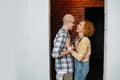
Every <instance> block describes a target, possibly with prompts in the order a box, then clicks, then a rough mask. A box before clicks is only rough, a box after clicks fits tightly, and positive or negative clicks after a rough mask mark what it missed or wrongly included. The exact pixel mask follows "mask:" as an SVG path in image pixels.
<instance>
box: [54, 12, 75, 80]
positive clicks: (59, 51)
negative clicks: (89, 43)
mask: <svg viewBox="0 0 120 80" xmlns="http://www.w3.org/2000/svg"><path fill="white" fill-rule="evenodd" d="M74 22H75V19H74V17H73V16H72V15H71V14H66V15H65V16H64V17H63V26H62V27H61V28H60V29H59V31H58V33H57V34H56V37H55V39H54V45H53V46H54V47H53V50H52V57H53V58H55V70H56V80H63V77H64V76H65V75H66V74H71V73H73V59H72V56H71V54H70V49H68V48H67V47H66V45H65V41H66V39H67V38H70V35H69V32H68V31H69V30H72V28H73V26H74ZM71 76H72V75H71ZM64 80H67V79H65V78H64ZM71 80H72V77H71Z"/></svg>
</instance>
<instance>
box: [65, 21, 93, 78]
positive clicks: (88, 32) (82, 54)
mask: <svg viewBox="0 0 120 80" xmlns="http://www.w3.org/2000/svg"><path fill="white" fill-rule="evenodd" d="M76 32H77V33H78V37H77V38H76V39H75V44H74V48H75V49H74V50H73V49H72V46H69V45H70V40H69V39H67V40H66V46H67V47H68V49H69V50H70V52H71V54H72V56H73V57H74V58H75V59H74V66H75V70H74V72H75V73H74V80H86V76H87V74H88V72H89V60H90V54H91V43H90V40H89V38H88V37H90V36H92V35H93V33H94V25H93V23H92V22H90V21H88V20H83V21H81V22H80V23H79V24H78V25H77V30H76Z"/></svg>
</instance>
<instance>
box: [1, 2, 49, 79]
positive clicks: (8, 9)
mask: <svg viewBox="0 0 120 80" xmlns="http://www.w3.org/2000/svg"><path fill="white" fill-rule="evenodd" d="M48 4H49V2H48V0H0V80H50V79H49V10H48V9H49V8H48V6H49V5H48Z"/></svg>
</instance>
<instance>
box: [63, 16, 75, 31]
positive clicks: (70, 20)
mask: <svg viewBox="0 0 120 80" xmlns="http://www.w3.org/2000/svg"><path fill="white" fill-rule="evenodd" d="M74 22H75V18H74V17H73V16H72V15H71V14H65V16H64V17H63V25H64V27H65V28H66V29H67V30H72V28H73V26H74V25H75V24H74Z"/></svg>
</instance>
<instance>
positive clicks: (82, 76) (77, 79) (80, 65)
mask: <svg viewBox="0 0 120 80" xmlns="http://www.w3.org/2000/svg"><path fill="white" fill-rule="evenodd" d="M74 68H75V69H74V80H86V76H87V74H88V72H89V60H88V61H87V62H81V61H78V60H76V59H74Z"/></svg>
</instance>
